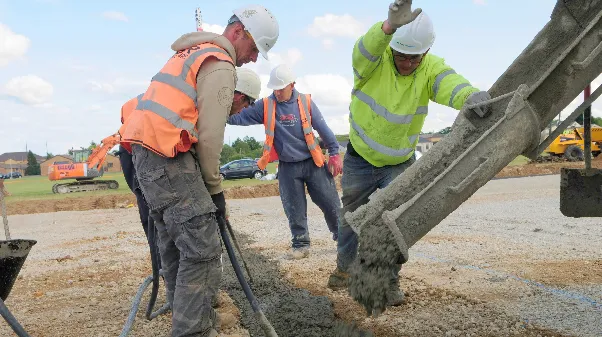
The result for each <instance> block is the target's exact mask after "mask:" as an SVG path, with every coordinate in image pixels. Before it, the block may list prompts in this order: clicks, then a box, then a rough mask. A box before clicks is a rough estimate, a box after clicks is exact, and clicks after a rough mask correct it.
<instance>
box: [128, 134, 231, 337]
mask: <svg viewBox="0 0 602 337" xmlns="http://www.w3.org/2000/svg"><path fill="white" fill-rule="evenodd" d="M132 154H133V162H134V167H135V169H136V176H137V179H138V183H139V185H140V189H141V190H142V194H143V195H144V199H145V200H146V202H147V204H148V206H149V209H150V214H151V216H152V217H153V219H154V220H155V226H156V228H157V232H158V239H159V250H160V254H161V263H162V267H163V271H164V272H165V284H166V287H167V296H168V299H167V300H168V301H169V302H170V304H171V307H172V336H173V337H184V336H186V337H189V336H195V337H201V336H202V337H205V336H215V335H216V332H215V330H214V326H215V320H216V313H215V311H214V310H213V308H212V307H211V299H212V297H213V296H215V295H216V294H217V291H218V289H219V286H220V282H221V275H222V261H221V253H222V247H221V241H220V236H219V232H218V231H219V229H218V225H217V220H216V218H215V210H216V207H215V205H214V204H213V201H212V200H211V196H210V195H209V192H208V191H207V188H206V187H205V184H204V182H203V178H202V176H201V171H200V168H199V165H198V161H197V160H196V158H195V157H194V156H193V155H192V153H191V152H186V153H180V154H178V155H177V156H176V157H174V158H165V157H162V156H159V155H157V154H155V153H154V152H152V151H150V150H148V149H146V148H144V147H142V146H139V145H135V144H132Z"/></svg>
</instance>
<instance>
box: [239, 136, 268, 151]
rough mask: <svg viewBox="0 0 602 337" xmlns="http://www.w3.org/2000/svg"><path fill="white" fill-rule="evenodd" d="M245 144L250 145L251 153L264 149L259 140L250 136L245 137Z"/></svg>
mask: <svg viewBox="0 0 602 337" xmlns="http://www.w3.org/2000/svg"><path fill="white" fill-rule="evenodd" d="M242 140H243V141H244V142H245V143H247V144H249V148H250V150H251V151H255V150H258V149H261V148H262V147H263V145H262V144H261V143H260V142H258V141H257V140H255V138H254V137H249V136H245V138H243V139H242Z"/></svg>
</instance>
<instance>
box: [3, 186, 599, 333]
mask: <svg viewBox="0 0 602 337" xmlns="http://www.w3.org/2000/svg"><path fill="white" fill-rule="evenodd" d="M559 180H560V178H559V176H544V177H532V178H519V179H500V180H495V181H491V182H489V183H488V184H486V185H485V186H484V187H482V188H481V189H480V190H479V191H478V192H477V193H476V194H474V195H473V196H472V197H471V198H470V199H469V200H468V201H467V202H465V203H464V204H463V205H462V206H461V207H460V208H458V209H457V210H456V211H455V212H453V213H452V214H450V215H449V216H448V217H447V218H446V219H445V220H444V221H443V222H441V224H439V225H438V226H437V227H435V228H434V229H433V230H432V231H431V232H430V233H429V234H427V235H426V236H425V237H424V238H423V239H422V240H420V241H419V242H418V243H416V245H414V246H413V247H412V248H411V249H410V260H409V261H408V262H407V263H406V264H405V265H404V266H403V268H402V271H401V276H402V277H401V287H402V289H403V290H404V292H405V293H406V304H404V305H402V306H399V307H393V308H388V310H387V311H385V312H384V313H383V314H381V315H380V316H378V317H367V316H366V312H365V310H364V308H363V307H361V306H360V305H359V304H358V303H357V302H355V301H353V299H352V298H351V296H350V295H349V294H348V293H347V292H346V291H345V290H339V291H332V290H330V289H328V288H327V287H326V284H327V280H328V276H329V274H330V272H331V271H332V270H334V268H335V260H336V244H335V242H334V241H332V238H331V237H330V233H329V232H328V229H327V226H326V223H325V221H324V219H323V216H322V214H321V212H320V210H319V209H318V207H317V206H316V205H315V204H313V203H312V202H311V201H310V200H308V214H309V215H308V221H309V226H310V235H311V239H312V249H311V253H310V255H309V257H308V258H306V259H302V260H292V259H291V258H290V256H289V253H290V248H289V247H290V231H289V230H288V224H287V220H286V216H285V215H284V212H283V210H282V205H281V203H280V199H279V198H278V197H266V198H256V199H244V200H243V199H240V200H228V204H229V206H230V214H231V216H230V221H231V223H232V226H233V228H234V230H235V231H236V236H237V239H238V241H239V244H240V245H241V247H242V248H243V250H244V251H243V256H244V258H245V260H246V261H247V263H248V264H249V268H250V269H251V272H252V273H253V277H254V281H255V282H254V283H253V284H252V285H251V287H252V289H253V291H254V292H255V296H256V297H257V300H258V301H259V303H260V305H261V306H262V309H263V310H264V313H265V314H266V316H267V318H268V319H269V320H270V321H271V322H272V324H273V325H274V328H275V329H276V331H277V332H278V333H279V336H314V335H320V333H322V335H324V336H342V335H344V334H343V333H344V332H347V333H349V334H350V333H351V331H352V330H354V328H357V329H361V330H364V331H368V332H370V333H372V334H373V335H374V336H533V337H535V336H585V337H589V336H599V335H601V334H602V323H601V320H600V317H602V315H601V314H602V312H601V311H602V280H601V278H602V277H601V276H600V275H602V258H601V254H600V252H601V251H602V240H599V238H600V236H601V234H602V227H601V226H600V224H599V221H597V219H595V218H593V219H574V218H567V217H564V216H563V215H562V214H561V213H560V211H559V210H558V207H559V196H558V193H559ZM9 223H10V226H11V233H12V236H13V238H26V239H35V240H38V243H37V244H36V245H35V246H34V247H33V248H32V251H31V253H30V255H29V257H28V259H27V261H26V262H25V265H24V266H23V269H22V271H21V273H20V276H19V279H18V280H17V282H15V286H14V287H13V290H12V292H11V294H10V295H9V297H8V299H7V301H6V304H7V306H8V307H9V308H10V309H11V311H12V312H13V314H14V315H15V316H16V317H17V318H18V319H19V321H20V322H21V323H22V324H23V325H24V326H25V328H26V330H27V331H28V332H30V333H31V334H32V335H35V336H58V335H60V336H117V335H119V333H120V332H121V329H122V327H123V324H124V323H125V320H126V318H127V315H128V313H129V310H130V307H131V301H132V298H133V296H134V295H135V293H136V291H137V289H138V286H139V285H140V283H141V282H142V280H143V279H144V278H145V277H146V276H148V275H150V272H151V270H150V262H149V256H148V255H149V254H148V251H147V246H146V242H145V238H144V233H143V231H142V228H141V226H140V224H139V219H138V214H137V209H136V208H128V209H111V210H92V211H81V212H56V213H44V214H29V215H11V216H9ZM224 272H225V274H224V279H223V287H222V290H223V292H222V293H221V296H220V307H219V308H218V311H220V312H223V313H229V314H231V315H232V316H233V317H234V318H235V323H232V322H229V326H228V329H227V330H225V331H222V332H221V336H263V334H262V333H261V330H260V329H259V326H258V325H257V324H256V323H255V320H254V316H253V315H252V312H251V308H250V305H249V304H248V302H247V301H246V298H244V295H243V293H242V290H241V289H240V286H238V283H237V281H236V280H235V278H234V273H233V272H232V268H231V267H230V265H229V262H228V258H227V255H226V253H225V250H224ZM163 292H164V290H163V287H161V289H160V290H159V299H158V300H157V303H158V305H161V304H162V303H163V301H164V296H163ZM147 301H148V293H147V294H145V297H144V298H143V300H142V305H141V307H140V309H139V311H138V315H137V318H136V321H135V323H134V327H133V329H132V333H131V334H130V336H167V335H168V333H169V328H170V325H171V324H170V315H165V316H160V317H159V318H157V319H155V320H152V321H147V320H146V319H145V318H144V311H145V309H146V303H147ZM229 317H231V316H229ZM287 322H288V323H287ZM341 322H346V323H348V324H347V325H345V326H344V327H341V326H340V325H339V324H340V323H341ZM9 331H10V330H9V328H8V326H7V324H6V323H5V322H4V321H0V335H1V336H11V334H12V332H9ZM356 335H358V336H368V335H369V334H368V333H363V334H360V333H356Z"/></svg>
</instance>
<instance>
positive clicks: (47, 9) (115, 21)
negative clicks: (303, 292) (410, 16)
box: [0, 0, 602, 155]
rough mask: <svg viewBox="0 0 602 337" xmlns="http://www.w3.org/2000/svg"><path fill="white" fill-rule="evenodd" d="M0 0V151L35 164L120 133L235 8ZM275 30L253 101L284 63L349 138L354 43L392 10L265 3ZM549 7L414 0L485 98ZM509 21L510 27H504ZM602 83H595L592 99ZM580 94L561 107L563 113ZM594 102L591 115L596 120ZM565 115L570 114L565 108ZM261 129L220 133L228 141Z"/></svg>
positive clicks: (442, 120) (437, 110) (432, 124)
mask: <svg viewBox="0 0 602 337" xmlns="http://www.w3.org/2000/svg"><path fill="white" fill-rule="evenodd" d="M170 2H171V1H152V0H147V1H136V0H129V1H125V0H124V1H112V0H107V1H82V0H0V116H1V119H0V153H4V152H13V151H24V150H25V146H26V144H27V147H28V149H30V150H33V151H34V152H35V153H36V154H40V155H43V154H45V153H46V148H47V149H48V151H49V152H51V153H54V154H59V153H66V152H67V150H68V149H69V148H72V147H73V148H79V147H80V146H87V145H88V144H89V143H90V141H95V142H99V141H100V140H101V139H102V138H104V137H106V136H108V135H110V134H112V133H114V132H116V131H117V129H118V128H119V126H120V119H119V118H120V107H121V105H122V104H123V103H124V102H125V101H127V100H128V99H130V98H131V97H134V96H136V95H137V94H139V93H141V92H143V91H144V90H145V88H146V87H147V86H148V83H149V80H150V78H151V77H152V76H153V75H154V74H155V73H156V72H157V71H159V70H160V69H161V67H162V66H163V65H164V63H165V62H166V60H167V59H169V57H170V56H171V54H172V51H171V49H170V46H171V43H172V42H173V41H174V40H175V39H177V38H178V37H179V36H180V35H182V34H184V33H187V32H190V31H193V30H194V29H195V21H194V10H195V9H196V7H197V6H202V7H201V9H202V11H203V19H204V22H205V29H206V30H209V31H213V32H218V33H221V32H222V31H223V26H224V25H225V23H226V21H227V20H228V18H229V17H230V15H231V14H232V10H233V9H234V8H237V7H239V6H242V5H245V4H247V2H243V1H230V0H222V1H199V0H197V1H189V0H178V1H174V2H172V5H169V3H170ZM261 3H262V4H263V5H264V6H266V7H268V8H269V9H270V10H271V11H272V12H273V13H274V15H275V16H276V17H277V19H278V21H279V23H280V38H279V40H278V42H277V44H276V46H275V47H274V48H273V49H272V51H271V53H270V58H271V62H266V61H265V60H263V59H262V58H261V56H260V58H259V61H258V63H257V64H251V65H246V66H245V67H250V68H252V69H254V70H256V71H258V72H259V74H260V76H261V80H262V87H263V90H262V97H263V96H266V95H269V94H270V93H271V92H270V91H269V90H268V89H267V88H266V87H265V85H266V84H267V81H268V75H269V72H270V70H271V68H272V67H274V66H275V65H277V64H279V63H282V62H286V63H289V64H290V65H292V67H293V69H294V71H295V72H296V74H297V76H298V80H297V88H298V89H299V90H300V91H302V92H305V93H310V94H312V95H313V97H314V101H315V102H316V104H317V105H318V107H319V108H320V109H321V110H322V112H323V113H324V115H325V117H326V119H327V122H328V124H329V125H330V127H331V128H332V129H333V131H334V132H335V133H337V134H342V133H348V131H349V124H348V121H347V115H348V105H349V101H350V91H351V86H352V83H353V82H352V80H353V73H352V68H351V52H352V48H353V44H354V42H355V40H356V39H357V38H358V37H359V36H360V35H361V34H363V33H365V32H366V30H367V29H368V28H369V27H370V26H371V25H372V24H374V23H375V22H377V21H379V20H384V19H386V17H387V10H388V5H389V3H390V1H384V0H370V1H354V0H351V1H339V0H328V1H313V0H306V1H262V2H261ZM555 3H556V1H555V0H528V1H525V0H521V1H517V0H503V1H502V0H496V1H494V0H454V1H441V0H422V1H421V0H414V7H421V8H422V9H423V10H424V11H425V12H426V13H428V14H429V16H430V17H431V18H432V20H433V22H434V27H435V31H436V34H437V38H436V40H435V45H434V46H433V48H432V49H431V52H432V53H434V54H436V55H438V56H441V57H443V58H445V60H446V62H447V63H448V64H450V65H451V66H452V67H453V68H454V69H455V70H456V71H457V72H458V73H461V74H463V75H464V76H465V77H466V78H468V79H469V81H471V82H472V83H473V84H474V85H475V86H478V87H479V88H481V89H483V90H487V89H489V87H490V86H491V85H492V84H493V83H494V82H495V81H496V80H497V78H498V77H499V76H500V75H501V74H502V73H503V72H504V71H505V70H506V69H507V67H508V66H509V65H510V64H511V63H512V61H513V60H514V59H515V58H516V56H518V55H519V54H520V52H521V51H522V50H523V49H524V48H525V47H526V46H527V44H528V43H529V42H530V41H531V40H532V39H533V37H534V36H535V35H536V34H537V32H538V31H539V30H540V29H541V28H542V27H543V26H544V25H545V24H546V22H547V21H548V20H549V16H550V14H551V12H552V9H553V7H554V4H555ZM510 22H512V24H510ZM599 84H600V77H599V78H598V79H597V80H596V81H595V82H594V84H593V87H592V90H594V89H595V88H596V87H597V86H598V85H599ZM581 101H582V97H581V96H580V97H577V99H575V101H574V102H573V104H572V105H571V106H570V107H569V109H570V110H571V111H572V109H574V108H575V107H576V106H577V105H578V104H579V103H580V102H581ZM601 107H602V103H600V102H597V103H596V104H595V105H594V109H593V115H594V116H598V117H602V108H601ZM567 110H568V109H567ZM456 114H457V111H455V110H453V109H450V108H446V107H443V106H441V105H438V104H436V103H434V102H433V103H431V105H430V107H429V116H428V117H427V120H426V124H425V127H424V131H425V132H427V131H437V130H440V129H442V128H444V127H447V126H450V125H451V124H452V123H453V121H454V119H455V117H456ZM245 135H249V136H254V137H256V138H257V139H258V140H260V141H262V140H263V127H262V126H254V127H234V126H227V127H226V135H225V142H226V143H230V142H233V141H234V140H235V139H236V138H237V137H244V136H245Z"/></svg>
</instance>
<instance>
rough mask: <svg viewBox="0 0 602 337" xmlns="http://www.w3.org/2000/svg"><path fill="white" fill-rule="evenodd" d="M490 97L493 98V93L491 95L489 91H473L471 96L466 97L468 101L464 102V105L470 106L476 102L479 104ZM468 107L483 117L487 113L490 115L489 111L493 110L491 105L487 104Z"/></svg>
mask: <svg viewBox="0 0 602 337" xmlns="http://www.w3.org/2000/svg"><path fill="white" fill-rule="evenodd" d="M490 99H491V95H489V93H488V92H487V91H478V92H473V93H472V94H470V96H468V98H467V99H466V102H464V105H467V106H470V105H474V104H479V103H483V102H485V101H488V100H490ZM468 109H469V110H470V111H472V112H474V113H476V114H477V115H478V116H479V117H481V118H483V117H486V116H487V115H489V113H490V112H491V105H489V104H485V105H481V106H478V107H476V108H468Z"/></svg>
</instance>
